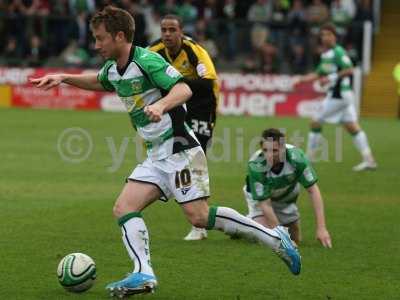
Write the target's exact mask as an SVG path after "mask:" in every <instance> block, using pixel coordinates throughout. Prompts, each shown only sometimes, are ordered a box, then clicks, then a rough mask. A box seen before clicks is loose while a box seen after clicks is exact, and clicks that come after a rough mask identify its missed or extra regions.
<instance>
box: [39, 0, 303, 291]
mask: <svg viewBox="0 0 400 300" xmlns="http://www.w3.org/2000/svg"><path fill="white" fill-rule="evenodd" d="M90 25H91V29H92V32H93V36H94V38H95V40H96V46H95V47H96V49H97V50H98V51H99V52H100V54H101V55H102V56H103V57H104V58H106V59H107V61H106V62H105V63H104V66H103V68H102V69H101V70H100V71H99V73H98V74H91V73H89V74H88V73H85V74H76V75H71V74H53V75H46V76H44V77H41V78H36V79H31V82H32V83H33V84H35V85H36V86H37V87H39V88H43V89H49V88H52V87H55V86H57V85H59V84H61V83H67V84H70V85H73V86H76V87H79V88H83V89H87V90H98V91H114V92H116V93H117V94H118V96H119V97H120V99H121V101H122V102H123V103H124V104H125V106H126V109H127V111H128V114H129V117H130V120H131V122H132V125H133V127H134V128H135V129H136V131H137V133H138V134H139V135H140V136H141V138H142V139H143V140H144V143H145V145H146V150H147V159H146V160H145V161H144V162H142V163H140V164H138V165H137V166H136V167H135V168H134V170H133V172H132V173H131V175H129V176H128V179H127V182H126V184H125V186H124V188H123V189H122V192H121V194H120V195H119V196H118V198H117V200H116V202H115V205H114V209H113V212H114V216H115V217H116V218H117V219H118V224H119V225H120V227H121V232H122V240H123V243H124V245H125V247H126V249H127V251H128V254H129V256H130V258H131V259H132V261H133V263H134V268H133V272H132V273H130V274H128V276H126V277H125V278H124V279H122V280H120V281H116V282H113V283H110V284H109V285H107V287H106V289H107V290H108V291H109V292H110V294H111V295H116V296H119V297H124V296H126V295H132V294H138V293H145V292H150V291H152V290H153V289H154V288H155V287H156V286H157V278H156V276H155V274H154V271H153V267H152V265H151V262H150V247H149V233H148V230H147V227H146V224H145V222H144V220H143V217H142V213H141V212H142V210H144V209H145V208H146V207H147V206H149V205H151V204H152V203H154V202H155V201H156V200H158V199H161V200H163V201H167V200H168V199H171V198H175V200H176V201H177V202H178V203H179V204H180V206H181V207H182V210H183V212H184V214H185V215H186V217H187V219H188V220H189V222H190V223H191V224H192V225H194V226H196V227H199V228H207V229H208V230H211V229H216V230H220V231H223V232H224V233H226V234H229V235H233V234H236V233H239V234H242V235H244V236H246V237H249V238H253V239H256V240H258V241H260V242H261V243H262V244H263V245H265V246H266V247H268V248H269V249H272V250H273V251H274V252H275V253H276V254H277V255H278V256H279V257H280V258H281V259H282V260H283V262H284V263H285V264H286V265H287V266H288V267H289V269H290V271H291V272H292V273H293V274H294V275H298V274H299V273H300V270H301V258H300V255H299V253H298V250H297V248H296V247H295V246H294V244H293V243H292V242H291V240H290V237H289V234H288V233H287V232H286V231H285V230H284V228H283V227H281V226H276V227H275V228H273V229H269V228H266V227H264V226H262V225H261V224H259V223H257V222H255V221H254V220H252V219H250V218H247V217H245V216H243V215H241V214H239V213H238V212H237V211H235V210H233V209H231V208H228V207H221V206H218V207H209V206H208V204H207V199H208V198H209V197H210V188H209V176H208V168H207V159H206V156H205V154H204V151H203V150H202V148H201V146H200V143H199V142H198V140H197V138H196V136H195V135H194V133H193V130H191V129H190V127H189V126H187V125H186V124H185V122H184V121H185V115H186V109H185V105H184V102H185V101H187V100H188V99H189V98H190V97H191V96H192V91H191V89H190V88H189V86H188V85H187V84H186V83H184V82H183V77H182V75H181V73H179V72H178V71H177V70H176V69H175V68H174V67H173V66H171V65H170V64H169V63H167V62H166V61H165V59H164V58H162V57H161V56H160V55H159V54H157V53H155V52H152V51H149V50H146V49H144V48H141V47H138V46H135V45H133V44H132V41H133V35H134V29H135V23H134V19H133V18H132V16H131V15H130V14H129V13H128V12H127V11H125V10H122V9H118V8H115V7H110V6H108V7H106V8H105V9H104V10H102V11H99V12H97V13H96V14H95V15H94V16H93V18H92V19H91V22H90ZM161 226H162V224H161Z"/></svg>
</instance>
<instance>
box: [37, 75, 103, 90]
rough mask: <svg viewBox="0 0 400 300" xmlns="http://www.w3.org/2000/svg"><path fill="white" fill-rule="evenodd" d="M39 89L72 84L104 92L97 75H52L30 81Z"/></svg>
mask: <svg viewBox="0 0 400 300" xmlns="http://www.w3.org/2000/svg"><path fill="white" fill-rule="evenodd" d="M29 81H30V82H31V83H32V84H34V85H35V86H36V87H37V88H41V89H44V90H48V89H51V88H53V87H55V86H58V85H59V84H61V83H66V84H70V85H73V86H76V87H78V88H81V89H85V90H92V91H104V88H103V86H102V84H101V83H100V82H99V81H98V80H97V74H96V73H93V74H50V75H45V76H43V77H39V78H31V79H30V80H29Z"/></svg>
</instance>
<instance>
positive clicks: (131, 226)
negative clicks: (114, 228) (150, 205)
mask: <svg viewBox="0 0 400 300" xmlns="http://www.w3.org/2000/svg"><path fill="white" fill-rule="evenodd" d="M118 223H119V225H120V226H121V231H122V240H123V242H124V245H125V247H126V250H127V251H128V254H129V256H130V258H131V259H132V260H133V262H134V265H135V268H134V270H133V272H135V273H136V272H142V273H145V274H148V275H154V272H153V269H152V267H151V263H150V244H149V243H150V240H149V232H148V231H147V227H146V224H145V223H144V221H143V219H142V214H141V213H139V212H133V213H129V214H127V215H125V216H123V217H122V218H120V219H119V221H118Z"/></svg>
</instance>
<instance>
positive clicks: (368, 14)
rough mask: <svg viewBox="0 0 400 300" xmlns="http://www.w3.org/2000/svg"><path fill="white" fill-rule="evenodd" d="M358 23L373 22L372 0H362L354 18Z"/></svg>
mask: <svg viewBox="0 0 400 300" xmlns="http://www.w3.org/2000/svg"><path fill="white" fill-rule="evenodd" d="M354 19H355V20H356V21H360V22H364V21H373V15H372V10H371V0H360V1H359V2H358V5H357V12H356V16H355V18H354Z"/></svg>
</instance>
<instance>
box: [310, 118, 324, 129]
mask: <svg viewBox="0 0 400 300" xmlns="http://www.w3.org/2000/svg"><path fill="white" fill-rule="evenodd" d="M310 127H311V129H312V130H320V129H321V127H322V126H321V123H319V122H318V121H315V120H313V121H311V123H310Z"/></svg>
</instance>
